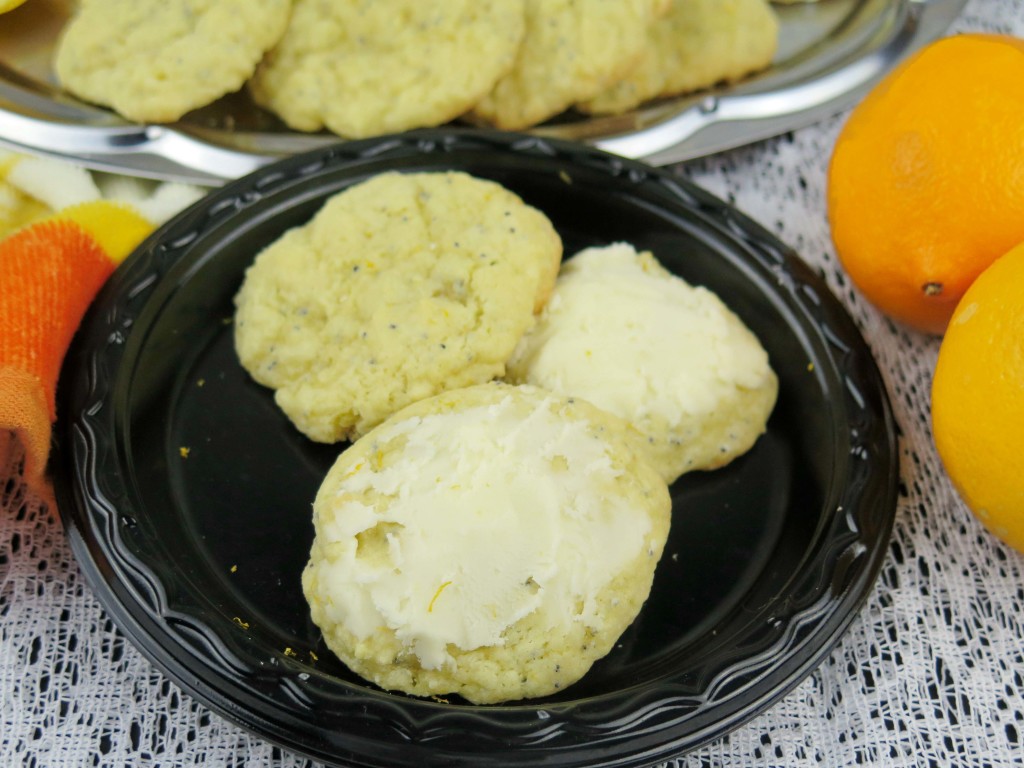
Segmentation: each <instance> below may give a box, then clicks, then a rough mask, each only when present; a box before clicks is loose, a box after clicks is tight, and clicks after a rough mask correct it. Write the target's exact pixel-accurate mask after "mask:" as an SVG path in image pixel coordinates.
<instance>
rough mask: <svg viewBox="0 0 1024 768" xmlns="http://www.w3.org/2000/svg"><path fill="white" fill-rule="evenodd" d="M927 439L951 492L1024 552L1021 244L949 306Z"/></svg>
mask: <svg viewBox="0 0 1024 768" xmlns="http://www.w3.org/2000/svg"><path fill="white" fill-rule="evenodd" d="M932 431H933V434H934V436H935V445H936V448H938V451H939V455H940V456H941V457H942V462H943V464H944V465H945V467H946V471H947V472H948V473H949V476H950V479H951V480H952V481H953V485H954V486H955V487H956V490H957V492H958V493H959V494H960V496H961V497H962V498H963V500H964V502H966V504H967V506H968V507H969V508H970V509H971V511H972V512H974V514H975V515H977V517H978V518H979V519H980V520H981V521H982V523H984V524H985V526H986V527H987V528H988V529H989V530H990V531H992V533H994V534H995V535H996V536H998V537H999V538H1000V539H1002V540H1003V541H1005V542H1006V543H1007V544H1009V545H1010V546H1011V547H1013V548H1015V549H1017V550H1019V551H1021V552H1024V471H1022V470H1021V467H1020V459H1021V457H1022V456H1024V243H1021V244H1020V245H1018V246H1017V247H1016V248H1014V249H1012V250H1011V251H1009V252H1008V253H1007V254H1006V255H1004V256H1002V257H1000V258H999V259H997V260H996V261H994V262H993V263H992V264H991V265H990V266H989V267H988V268H987V269H985V271H984V272H982V273H981V275H980V276H979V277H978V278H977V279H976V280H975V281H974V283H973V284H972V285H971V287H970V288H968V289H967V292H966V293H965V294H964V296H963V298H962V299H961V300H960V303H959V304H958V305H957V308H956V310H955V312H954V313H953V317H952V319H951V320H950V323H949V326H948V328H947V329H946V334H945V336H944V337H943V340H942V344H941V346H940V347H939V359H938V362H937V364H936V367H935V376H934V378H933V380H932Z"/></svg>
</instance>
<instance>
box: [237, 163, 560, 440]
mask: <svg viewBox="0 0 1024 768" xmlns="http://www.w3.org/2000/svg"><path fill="white" fill-rule="evenodd" d="M561 254H562V244H561V240H560V239H559V237H558V234H557V233H556V232H555V230H554V228H553V227H552V225H551V222H550V221H549V220H548V219H547V217H546V216H544V214H542V213H541V212H540V211H538V210H536V209H535V208H532V207H530V206H528V205H526V204H525V203H523V201H522V200H521V199H520V198H519V197H517V196H516V195H515V194H513V193H512V192H510V191H509V190H507V189H505V188H504V187H502V186H500V185H499V184H496V183H494V182H492V181H486V180H483V179H477V178H474V177H472V176H469V175H467V174H465V173H455V172H452V173H412V174H400V173H386V174H381V175H379V176H376V177H374V178H372V179H370V180H368V181H365V182H362V183H360V184H357V185H355V186H353V187H351V188H349V189H348V190H345V191H343V192H341V193H339V194H337V195H335V196H334V197H332V198H331V199H330V200H328V202H327V203H326V204H325V205H324V206H323V207H322V208H321V210H320V211H319V212H318V213H317V214H316V216H315V217H314V218H313V219H312V220H311V221H310V222H309V223H308V224H306V225H304V226H301V227H297V228H295V229H292V230H290V231H288V232H286V233H285V234H284V235H283V236H282V237H280V238H279V239H278V240H277V241H275V242H274V243H272V244H271V245H269V246H268V247H267V248H265V249H264V250H263V251H262V252H261V253H259V254H258V255H257V257H256V259H255V261H254V263H253V264H252V266H250V268H249V269H248V270H247V272H246V275H245V279H244V281H243V283H242V286H241V289H240V290H239V292H238V294H237V296H236V299H235V302H236V307H237V311H236V322H235V348H236V350H237V352H238V356H239V359H240V361H241V363H242V365H243V366H244V367H245V368H246V370H248V371H249V373H250V374H251V375H252V377H253V378H254V379H255V380H256V381H258V382H260V383H261V384H264V385H266V386H268V387H272V388H274V389H275V390H276V392H275V400H276V402H277V403H278V405H279V406H280V407H281V408H282V409H283V411H284V412H285V414H286V415H287V416H288V417H289V418H290V419H291V420H292V422H293V423H294V424H295V425H296V426H297V427H298V428H299V429H300V430H301V431H302V432H303V433H305V434H306V435H307V436H308V437H310V438H312V439H313V440H317V441H320V442H334V441H339V440H344V439H349V438H352V437H355V436H358V435H359V434H362V433H364V432H366V431H368V430H369V429H371V428H372V427H373V426H375V425H376V424H378V423H379V422H381V421H383V420H384V419H385V418H386V417H387V416H388V415H390V414H391V413H393V412H395V411H397V410H398V409H399V408H402V407H403V406H405V405H408V404H409V403H412V402H415V401H416V400H420V399H422V398H424V397H429V396H430V395H434V394H436V393H438V392H441V391H444V390H446V389H453V388H457V387H463V386H468V385H470V384H479V383H482V382H485V381H489V380H491V379H493V378H495V377H500V376H501V375H503V374H504V371H505V362H506V361H507V359H508V357H509V356H510V355H511V353H512V350H513V349H514V348H515V345H516V343H517V342H518V341H519V339H520V338H521V337H522V335H523V333H524V332H525V331H526V330H527V328H529V326H530V325H532V324H533V322H534V314H535V312H538V311H539V310H540V308H541V307H542V306H543V304H544V302H545V301H546V300H547V297H548V295H549V294H550V292H551V290H552V287H553V285H554V281H555V277H556V275H557V271H558V266H559V263H560V260H561Z"/></svg>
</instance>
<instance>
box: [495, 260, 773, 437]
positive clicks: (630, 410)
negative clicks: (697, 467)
mask: <svg viewBox="0 0 1024 768" xmlns="http://www.w3.org/2000/svg"><path fill="white" fill-rule="evenodd" d="M510 370H512V371H513V372H514V373H516V374H517V377H518V378H519V379H520V380H527V381H529V382H530V383H531V384H536V385H538V386H541V387H544V388H546V389H550V390H551V391H554V392H560V393H565V394H570V395H575V396H578V397H582V398H585V399H587V400H589V401H590V402H591V403H593V404H594V405H597V406H598V407H600V408H603V409H604V410H606V411H609V412H611V413H614V414H616V415H618V416H621V417H623V418H625V419H627V420H629V421H631V422H632V423H634V424H637V423H643V422H644V421H645V420H646V419H648V418H650V417H656V418H658V419H661V420H663V421H664V422H665V423H667V424H669V425H672V424H678V423H680V422H681V421H683V419H684V418H686V417H688V416H694V415H702V414H707V413H711V412H712V411H714V409H715V408H716V407H717V406H718V405H719V404H720V401H721V393H722V391H723V387H725V386H729V387H740V388H745V389H756V388H758V387H761V386H763V385H764V384H765V382H766V381H767V380H768V378H769V377H770V376H772V373H771V369H770V367H769V364H768V356H767V354H766V352H765V350H764V349H763V347H761V345H760V343H759V342H758V340H757V339H756V337H754V335H753V334H751V333H750V331H749V330H747V328H746V327H744V326H743V324H742V323H741V322H740V321H739V320H738V318H736V316H735V315H733V314H732V312H730V311H729V310H728V309H727V308H726V307H725V305H724V304H723V303H722V302H721V300H720V299H719V298H718V297H717V296H715V294H714V293H712V292H711V291H709V290H707V289H705V288H703V287H694V286H691V285H689V284H688V283H686V282H685V281H683V280H682V279H680V278H678V277H676V276H675V275H672V274H671V273H669V272H667V271H665V270H664V268H663V267H661V265H660V264H658V262H657V261H656V260H655V259H654V257H653V256H652V255H651V254H650V253H637V252H636V250H635V249H634V248H633V247H632V246H631V245H628V244H625V243H616V244H614V245H610V246H607V247H604V248H588V249H586V250H583V251H581V252H579V253H578V254H576V255H575V256H574V257H572V258H571V259H569V260H568V261H567V262H566V263H565V264H564V265H563V267H562V272H561V274H560V276H559V278H558V283H557V285H556V288H555V293H554V295H553V296H552V298H551V300H550V302H549V303H548V306H547V307H546V309H545V310H544V314H543V316H542V317H541V320H540V323H539V324H538V325H537V326H536V327H535V328H534V329H533V330H532V331H531V332H530V333H529V334H528V335H527V337H525V338H524V339H523V340H522V341H521V342H520V344H519V347H518V348H517V350H516V353H515V355H514V356H513V360H512V362H511V363H510Z"/></svg>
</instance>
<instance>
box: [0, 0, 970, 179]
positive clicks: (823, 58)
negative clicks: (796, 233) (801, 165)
mask: <svg viewBox="0 0 1024 768" xmlns="http://www.w3.org/2000/svg"><path fill="white" fill-rule="evenodd" d="M965 2H966V0H821V1H820V2H818V3H810V4H802V3H798V4H795V5H778V6H776V10H777V12H778V15H779V17H780V20H781V22H782V23H781V32H780V40H779V50H778V53H777V55H776V57H775V62H774V64H773V66H772V67H771V68H770V69H768V70H767V71H765V72H763V73H761V74H759V75H758V76H756V77H753V78H751V79H749V80H746V81H745V82H743V83H741V84H738V85H735V86H731V87H728V88H722V89H718V90H712V91H707V92H704V93H700V94H696V95H693V96H687V97H680V98H676V99H669V100H665V101H662V102H658V103H653V104H651V105H649V106H647V107H644V108H641V109H638V110H635V111H633V112H630V113H627V114H625V115H617V116H609V117H597V118H591V117H587V118H584V117H581V116H576V115H571V114H567V115H563V116H562V117H560V118H558V119H556V120H553V121H551V122H549V123H547V124H545V125H543V126H539V127H538V128H536V129H534V131H533V132H534V133H536V134H540V135H544V136H549V137H554V138H562V139H572V140H579V141H585V142H588V143H591V144H594V145H596V146H597V147H599V148H601V149H605V150H608V151H610V152H614V153H616V154H620V155H623V156H625V157H630V158H636V159H642V160H646V161H647V162H650V163H653V164H655V165H665V164H669V163H674V162H679V161H683V160H688V159H691V158H694V157H701V156H704V155H709V154H713V153H715V152H720V151H723V150H726V149H731V148H733V147H737V146H741V145H744V144H748V143H750V142H753V141H757V140H760V139H764V138H767V137H769V136H774V135H777V134H779V133H784V132H785V131H789V130H793V129H795V128H799V127H801V126H803V125H807V124H810V123H812V122H815V121H817V120H820V119H822V118H824V117H827V116H829V115H832V114H835V113H836V112H839V111H841V110H842V109H844V108H845V107H847V106H849V105H850V104H852V103H853V102H854V101H856V100H857V99H858V98H859V97H860V96H861V95H863V93H864V92H865V91H866V90H867V89H868V88H869V87H870V86H871V85H872V84H873V83H874V82H876V81H877V80H878V78H879V77H881V76H882V75H883V74H884V73H885V72H887V71H888V70H889V69H890V68H891V67H892V66H893V64H894V63H896V62H897V61H898V60H899V59H900V58H902V57H903V56H905V55H906V54H907V53H909V52H910V51H913V50H915V49H916V48H918V47H920V46H921V45H923V44H925V43H927V42H929V41H931V40H933V39H935V38H936V37H938V36H939V35H941V34H942V33H943V32H944V31H945V30H946V29H947V27H948V26H949V24H950V23H951V22H952V21H953V19H955V18H956V16H957V15H958V14H959V13H960V11H961V10H962V8H963V6H964V4H965ZM72 5H73V2H72V1H71V0H33V2H30V3H26V4H25V5H23V6H22V7H20V8H19V9H17V10H15V11H12V12H10V13H8V14H5V15H4V16H3V17H2V23H0V144H4V145H6V146H9V147H12V148H15V149H19V150H25V151H29V152H37V153H45V154H51V155H56V156H60V157H66V158H72V159H75V160H77V161H79V162H81V163H83V164H85V165H88V166H90V167H93V168H97V169H100V170H110V171H115V172H118V173H126V174H130V175H135V176H143V177H150V178H157V179H168V180H171V179H173V180H182V181H192V182H197V183H206V184H219V183H221V182H223V181H224V180H226V179H232V178H237V177H238V176H241V175H243V174H245V173H248V172H250V171H252V170H255V169H256V168H258V167H259V166H261V165H263V164H265V163H266V162H268V161H270V160H273V159H277V158H280V157H283V156H287V155H292V154H295V153H296V152H301V151H305V150H309V149H314V148H316V147H319V146H323V145H325V144H328V143H334V142H336V141H338V139H337V137H335V136H332V135H328V134H323V133H321V134H300V133H295V132H293V131H290V130H289V129H287V128H286V127H285V126H283V125H282V124H281V123H280V122H279V121H278V120H277V119H276V118H274V117H273V116H272V115H269V114H268V113H266V112H265V111H263V110H261V109H259V108H257V107H256V106H254V105H253V104H252V102H251V101H250V100H249V99H248V98H247V96H246V94H245V92H244V90H243V91H242V92H240V93H238V94H233V95H231V96H229V97H226V98H223V99H221V100H219V101H217V102H216V103H214V104H212V105H210V106H209V107H205V108H203V109H199V110H196V111H195V112H192V113H190V114H189V115H187V116H186V117H185V118H183V119H182V120H181V121H180V122H178V123H175V124H173V125H169V126H162V125H161V126H157V125H138V124H133V123H128V122H126V121H124V120H122V119H120V118H119V117H117V116H116V115H114V114H113V113H111V112H109V111H106V110H103V109H98V108H96V107H92V106H89V105H86V104H83V103H81V102H79V101H77V100H75V99H73V98H71V97H69V96H67V95H66V94H64V93H62V92H61V91H60V89H59V87H58V86H57V84H56V80H55V78H54V75H53V72H52V68H51V61H52V58H53V50H54V46H55V44H56V41H57V38H58V36H59V34H60V31H61V28H62V27H63V24H64V23H65V21H66V20H67V18H68V16H69V14H70V12H71V7H72Z"/></svg>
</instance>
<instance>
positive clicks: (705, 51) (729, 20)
mask: <svg viewBox="0 0 1024 768" xmlns="http://www.w3.org/2000/svg"><path fill="white" fill-rule="evenodd" d="M649 30H650V31H649V34H650V44H649V45H648V46H647V47H646V48H645V50H644V54H643V57H642V58H641V60H640V63H639V64H638V66H636V67H635V68H634V69H633V70H632V71H631V72H630V73H629V74H627V75H626V76H625V77H624V78H622V79H621V80H620V81H619V82H617V83H615V84H614V85H612V86H611V87H610V88H608V89H607V90H605V91H604V92H602V93H600V94H599V95H597V96H595V97H594V98H592V99H590V100H585V101H583V102H582V103H580V104H578V105H577V107H578V109H580V111H582V112H588V113H594V114H605V113H619V112H625V111H627V110H630V109H633V108H634V107H636V106H638V105H639V104H641V103H642V102H644V101H647V100H649V99H653V98H657V97H668V96H675V95H678V94H681V93H689V92H691V91H697V90H700V89H702V88H708V87H710V86H713V85H716V84H719V83H730V82H734V81H736V80H739V79H740V78H742V77H745V76H746V75H749V74H751V73H753V72H756V71H758V70H761V69H764V68H765V67H767V66H768V65H769V64H771V61H772V57H773V56H774V55H775V50H776V47H777V45H778V33H779V24H778V19H777V18H776V16H775V13H774V11H772V9H771V7H770V6H769V4H768V3H767V2H766V0H679V2H676V3H675V4H674V5H673V6H672V9H671V10H670V11H669V13H668V15H667V16H665V17H664V18H662V19H660V20H658V21H656V22H654V23H653V24H652V25H651V26H650V28H649Z"/></svg>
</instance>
